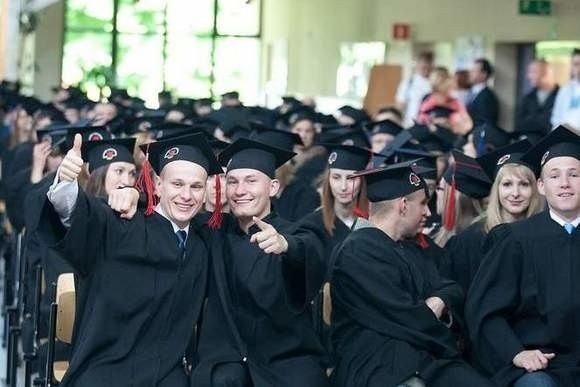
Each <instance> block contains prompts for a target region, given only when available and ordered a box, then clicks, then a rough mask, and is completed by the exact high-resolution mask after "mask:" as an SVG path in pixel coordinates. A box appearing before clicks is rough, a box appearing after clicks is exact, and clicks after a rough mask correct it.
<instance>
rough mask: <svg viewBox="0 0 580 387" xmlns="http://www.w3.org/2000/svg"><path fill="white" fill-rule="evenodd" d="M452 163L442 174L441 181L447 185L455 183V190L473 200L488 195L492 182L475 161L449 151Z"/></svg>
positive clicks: (454, 151)
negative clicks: (443, 180)
mask: <svg viewBox="0 0 580 387" xmlns="http://www.w3.org/2000/svg"><path fill="white" fill-rule="evenodd" d="M451 154H452V155H453V159H454V161H453V163H452V164H451V165H450V166H449V167H448V168H447V170H446V171H445V173H443V179H445V181H446V182H447V183H448V184H449V185H453V183H455V187H456V189H457V190H458V191H459V192H461V193H463V194H465V195H467V196H469V197H471V198H474V199H481V198H484V197H486V196H488V195H489V191H490V190H491V185H492V182H491V181H490V180H489V178H488V177H487V175H486V174H485V172H484V171H483V168H482V167H481V166H480V165H479V164H478V163H477V161H476V160H475V159H474V158H472V157H469V156H467V155H465V154H464V153H461V152H459V151H456V150H453V151H451Z"/></svg>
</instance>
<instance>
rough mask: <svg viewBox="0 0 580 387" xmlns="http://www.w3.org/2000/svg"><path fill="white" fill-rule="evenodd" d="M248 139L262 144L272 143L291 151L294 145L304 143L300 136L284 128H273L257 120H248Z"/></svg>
mask: <svg viewBox="0 0 580 387" xmlns="http://www.w3.org/2000/svg"><path fill="white" fill-rule="evenodd" d="M250 128H252V132H251V133H250V137H249V138H250V139H252V140H254V141H259V142H262V143H264V144H268V145H272V146H275V147H277V148H280V149H286V150H287V151H290V152H292V150H293V149H294V145H304V144H303V143H302V140H301V139H300V136H299V135H297V134H296V133H291V132H288V131H285V130H280V129H274V128H270V127H268V126H265V125H262V124H260V123H258V122H250Z"/></svg>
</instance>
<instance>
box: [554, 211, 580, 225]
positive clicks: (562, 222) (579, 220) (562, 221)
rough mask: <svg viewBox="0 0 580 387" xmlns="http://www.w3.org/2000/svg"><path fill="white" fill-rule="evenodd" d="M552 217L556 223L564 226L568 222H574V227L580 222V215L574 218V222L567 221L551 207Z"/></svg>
mask: <svg viewBox="0 0 580 387" xmlns="http://www.w3.org/2000/svg"><path fill="white" fill-rule="evenodd" d="M550 218H552V220H553V221H554V222H556V223H558V224H559V225H560V226H562V227H564V225H565V224H566V223H570V224H572V225H573V226H574V227H578V224H580V216H579V217H577V218H576V219H574V220H573V221H572V222H567V221H565V220H564V219H562V217H561V216H559V215H558V214H556V213H555V212H554V211H552V210H551V209H550Z"/></svg>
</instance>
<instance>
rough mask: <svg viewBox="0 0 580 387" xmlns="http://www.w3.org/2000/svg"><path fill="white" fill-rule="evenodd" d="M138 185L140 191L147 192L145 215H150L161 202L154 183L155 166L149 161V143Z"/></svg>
mask: <svg viewBox="0 0 580 387" xmlns="http://www.w3.org/2000/svg"><path fill="white" fill-rule="evenodd" d="M136 187H137V189H138V190H139V191H140V192H143V193H145V195H146V200H147V206H146V207H145V215H147V216H149V215H151V214H153V212H154V211H155V206H156V205H157V204H158V203H159V199H158V198H157V196H156V195H155V187H154V184H153V168H152V167H151V163H150V162H149V145H147V152H146V154H145V161H144V162H143V167H142V168H141V174H140V175H139V178H138V179H137V183H136Z"/></svg>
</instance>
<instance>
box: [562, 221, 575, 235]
mask: <svg viewBox="0 0 580 387" xmlns="http://www.w3.org/2000/svg"><path fill="white" fill-rule="evenodd" d="M564 228H565V229H566V231H568V234H572V233H573V232H574V229H575V228H576V227H574V225H573V224H571V223H566V224H565V225H564Z"/></svg>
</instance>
